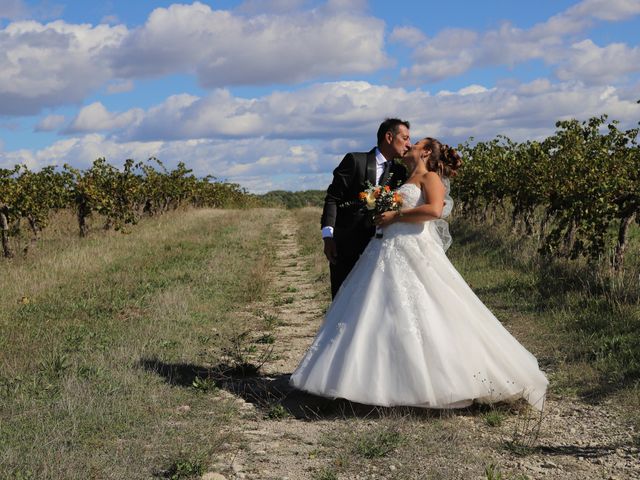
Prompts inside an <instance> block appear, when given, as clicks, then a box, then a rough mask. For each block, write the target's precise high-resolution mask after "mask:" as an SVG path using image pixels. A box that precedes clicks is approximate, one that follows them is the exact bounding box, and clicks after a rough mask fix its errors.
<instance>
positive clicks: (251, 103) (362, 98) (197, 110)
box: [70, 79, 640, 174]
mask: <svg viewBox="0 0 640 480" xmlns="http://www.w3.org/2000/svg"><path fill="white" fill-rule="evenodd" d="M632 91H633V89H630V90H629V93H626V92H621V91H619V90H618V89H616V88H615V86H613V85H608V86H589V85H587V84H584V83H576V82H565V83H559V84H552V83H551V82H549V80H548V79H537V80H534V81H532V82H530V83H527V84H514V85H510V84H508V85H505V86H500V87H493V88H490V89H489V88H486V87H485V86H483V85H477V84H472V85H468V86H466V87H463V88H461V89H459V90H458V91H457V92H451V91H446V90H442V91H440V92H438V93H437V94H436V95H431V94H430V93H429V92H425V91H422V90H414V91H407V90H405V89H403V88H391V87H385V86H378V85H371V84H369V83H367V82H331V83H324V84H316V85H312V86H309V87H307V88H304V89H300V90H298V91H295V92H275V93H272V94H269V95H265V96H263V97H258V98H241V97H235V96H233V95H231V93H230V92H229V91H227V90H216V91H214V92H212V93H211V94H210V95H209V96H207V97H204V98H199V97H195V96H191V95H176V96H172V97H169V98H168V99H167V100H166V101H165V102H163V103H162V104H159V105H157V106H154V107H152V108H150V109H148V110H147V111H142V110H139V109H134V110H128V111H125V112H119V113H118V112H115V113H112V112H108V111H107V110H106V109H105V108H104V106H103V105H102V104H99V103H97V104H92V105H89V106H87V107H85V108H84V109H83V110H82V111H81V112H80V114H79V115H78V116H77V117H76V119H75V120H74V121H73V123H72V127H71V129H70V130H75V131H80V132H101V131H103V132H107V133H108V134H109V135H110V138H112V139H113V140H114V141H117V142H136V141H138V142H145V141H160V140H166V141H169V140H171V141H187V140H192V139H210V140H216V141H220V142H223V141H228V142H230V143H234V142H236V141H239V140H244V139H255V138H262V139H270V140H275V139H280V140H284V141H287V142H297V141H301V140H306V141H312V142H319V143H321V144H322V148H323V151H324V152H325V153H331V154H332V155H335V154H337V153H340V152H341V151H342V152H344V151H346V150H351V149H353V148H356V147H357V146H358V145H359V146H360V148H363V149H364V148H366V149H368V148H369V147H370V146H371V145H373V144H374V143H375V131H376V129H377V127H378V125H379V123H380V121H381V120H382V119H384V118H385V117H390V116H400V117H402V118H405V119H408V120H410V121H411V122H412V124H413V127H414V128H412V130H413V131H415V132H416V134H419V135H422V134H425V135H427V134H429V135H436V136H437V135H442V136H453V137H455V141H462V140H465V139H466V137H469V136H473V137H476V138H480V137H484V138H487V137H488V138H491V137H493V136H495V135H496V134H498V133H501V134H505V135H511V134H512V132H520V133H517V135H520V134H521V133H522V132H524V131H526V129H527V128H532V129H542V130H541V132H545V133H547V134H548V133H549V132H550V131H551V129H553V125H554V123H555V121H556V120H558V119H560V118H564V117H566V116H576V117H578V118H587V117H589V116H593V115H599V114H601V113H608V114H609V115H610V116H611V117H612V118H618V119H619V120H621V121H622V122H627V123H629V124H632V123H633V122H634V121H635V119H636V118H637V114H638V110H639V109H640V107H638V106H637V105H635V104H634V103H633V102H634V101H635V99H633V98H632V97H633V93H632ZM632 112H635V113H632ZM634 115H636V117H634ZM518 129H522V130H521V131H520V130H518ZM533 135H534V136H536V135H539V133H535V132H534V133H533ZM414 137H415V135H414ZM297 148H299V147H297ZM286 149H287V150H289V152H290V153H289V156H290V160H291V159H293V158H295V157H296V155H295V153H296V150H290V147H289V146H287V147H286ZM305 155H306V152H305ZM261 158H262V157H261ZM269 159H270V156H269V155H265V156H264V158H263V159H262V161H261V162H258V163H256V165H266V164H267V163H268V161H270V160H269ZM244 171H245V167H238V170H234V171H233V173H234V174H239V173H242V172H244Z"/></svg>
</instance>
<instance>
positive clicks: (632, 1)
mask: <svg viewBox="0 0 640 480" xmlns="http://www.w3.org/2000/svg"><path fill="white" fill-rule="evenodd" d="M567 13H568V14H569V15H575V16H578V17H583V16H584V17H587V16H590V17H593V18H598V19H601V20H608V21H612V22H615V21H618V20H626V19H628V18H629V17H632V16H634V15H638V14H640V2H638V0H583V1H582V2H580V3H579V4H577V5H575V6H573V7H571V8H570V9H569V10H568V11H567Z"/></svg>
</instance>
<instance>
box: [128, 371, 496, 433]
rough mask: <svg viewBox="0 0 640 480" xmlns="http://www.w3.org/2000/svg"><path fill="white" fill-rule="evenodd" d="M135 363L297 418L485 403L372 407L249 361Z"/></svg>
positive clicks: (476, 408)
mask: <svg viewBox="0 0 640 480" xmlns="http://www.w3.org/2000/svg"><path fill="white" fill-rule="evenodd" d="M138 366H139V367H140V368H142V369H144V370H146V371H149V372H153V373H155V374H157V375H159V376H161V377H163V378H164V379H165V381H166V382H167V383H169V384H171V385H176V386H182V387H186V388H193V386H194V382H197V380H198V379H200V380H209V381H212V382H214V383H215V386H216V387H217V388H219V389H223V390H226V391H228V392H229V393H231V394H233V395H234V396H236V397H238V398H241V399H242V400H244V401H245V402H247V403H250V404H252V405H254V406H255V407H256V408H257V409H258V410H259V411H261V412H263V413H264V415H265V416H270V415H272V414H274V412H279V413H277V414H278V415H282V414H283V413H284V414H285V415H289V416H292V417H294V418H297V419H299V420H307V421H313V420H323V419H331V418H351V417H357V418H384V417H394V416H396V417H397V416H407V415H411V416H413V417H419V418H443V417H447V416H452V415H462V416H464V415H476V414H479V413H481V412H483V411H485V410H487V409H488V408H489V407H486V406H482V405H473V406H471V407H469V408H464V409H457V410H438V409H425V408H417V407H376V406H371V405H363V404H359V403H355V402H350V401H348V400H344V399H331V398H324V397H320V396H317V395H312V394H309V393H306V392H303V391H300V390H297V389H295V388H293V387H292V386H290V385H289V377H290V375H289V374H280V375H273V376H270V375H264V374H261V373H259V372H258V371H256V369H255V367H254V366H252V365H251V364H248V365H240V366H230V365H226V364H220V365H216V366H214V367H211V368H206V367H203V366H199V365H193V364H184V363H165V362H162V361H160V360H157V359H141V360H140V361H139V362H138Z"/></svg>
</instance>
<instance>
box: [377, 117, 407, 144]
mask: <svg viewBox="0 0 640 480" xmlns="http://www.w3.org/2000/svg"><path fill="white" fill-rule="evenodd" d="M400 125H404V126H405V127H407V129H410V128H411V126H410V125H409V122H407V121H406V120H400V119H399V118H387V119H386V120H385V121H384V122H382V123H381V124H380V128H378V146H380V145H381V144H382V141H383V140H384V136H385V135H386V134H387V132H391V133H392V134H394V135H395V134H396V133H398V127H399V126H400Z"/></svg>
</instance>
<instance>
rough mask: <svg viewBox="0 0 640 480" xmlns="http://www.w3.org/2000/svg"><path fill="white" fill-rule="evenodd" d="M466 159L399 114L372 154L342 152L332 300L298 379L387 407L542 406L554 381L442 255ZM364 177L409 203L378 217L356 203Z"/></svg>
mask: <svg viewBox="0 0 640 480" xmlns="http://www.w3.org/2000/svg"><path fill="white" fill-rule="evenodd" d="M396 159H401V160H402V161H401V163H400V162H396V161H395V160H396ZM461 165H462V161H461V158H460V155H459V154H458V153H457V152H456V151H455V149H453V148H451V147H449V146H447V145H445V144H442V143H441V142H440V141H438V140H436V139H434V138H430V137H427V138H423V139H421V140H420V141H418V142H416V143H415V144H412V143H411V140H410V124H409V122H407V121H403V120H400V119H397V118H389V119H386V120H385V121H384V122H382V124H381V125H380V127H379V129H378V134H377V146H376V147H375V148H373V149H372V150H371V151H369V152H366V153H364V152H363V153H360V152H352V153H348V154H347V155H345V157H344V158H343V159H342V161H341V162H340V164H339V165H338V166H337V168H336V169H335V170H334V172H333V180H332V182H331V184H330V185H329V187H328V189H327V195H326V198H325V204H324V209H323V212H322V218H321V223H322V225H321V226H322V237H323V239H324V240H323V241H324V251H325V254H326V256H327V259H328V260H329V262H330V276H331V292H332V297H333V301H332V303H331V305H330V307H329V309H328V310H327V312H326V315H325V319H324V322H323V324H322V326H321V327H320V329H319V331H318V334H317V335H316V337H315V339H314V341H313V343H312V344H311V346H310V347H309V349H308V350H307V352H306V354H305V355H304V357H303V358H302V360H301V362H300V364H299V365H298V367H297V369H296V370H295V371H294V373H293V374H292V375H291V378H290V383H291V385H292V386H294V387H295V388H298V389H300V390H304V391H307V392H309V393H312V394H316V395H320V396H324V397H329V398H344V399H347V400H350V401H353V402H357V403H363V404H367V405H377V406H385V407H391V406H412V407H424V408H458V407H465V406H468V405H471V404H472V403H474V402H478V403H496V402H501V401H513V400H517V399H519V398H524V399H525V400H527V401H528V402H529V403H530V404H531V405H532V406H533V407H534V408H536V409H538V410H542V408H543V405H544V399H545V394H546V388H547V385H548V381H547V378H546V376H545V375H544V373H543V372H542V371H540V369H539V368H538V362H537V360H536V358H535V357H534V356H533V355H532V354H531V353H530V352H529V351H527V350H526V349H525V348H524V347H523V346H522V345H521V344H520V343H519V342H518V341H517V340H516V339H515V338H514V337H513V336H511V334H510V333H509V332H508V331H507V330H506V329H505V328H504V327H503V326H502V324H501V323H500V322H499V321H498V319H497V318H496V317H495V316H494V315H493V314H492V313H491V312H490V311H489V309H487V307H486V306H485V305H484V304H483V303H482V302H481V301H480V299H479V298H478V297H477V296H476V295H475V294H474V293H473V291H472V290H471V288H470V287H469V286H468V285H467V283H466V282H465V280H464V279H463V278H462V277H461V276H460V274H459V273H458V272H457V270H456V269H455V268H454V266H453V265H452V264H451V262H450V261H449V259H448V258H447V256H446V253H445V252H446V249H447V247H448V244H449V242H450V237H449V234H448V228H447V223H446V221H445V220H444V217H446V216H448V214H449V213H450V211H451V208H452V203H453V202H452V200H451V197H450V196H449V178H450V177H453V176H454V175H455V174H456V171H457V170H458V169H459V168H460V167H461ZM367 184H372V185H376V184H377V185H382V186H385V185H388V186H389V187H390V188H391V189H392V190H397V192H398V193H399V194H400V195H402V198H403V204H402V209H401V210H393V211H387V212H383V213H380V214H378V215H376V216H375V220H374V221H373V222H372V221H371V215H370V214H367V212H365V211H363V210H362V209H359V208H357V207H355V208H353V207H351V206H350V205H356V204H357V203H358V198H359V194H360V192H362V191H364V190H365V188H366V186H367ZM341 205H347V207H346V208H340V206H341ZM376 226H377V227H379V228H383V229H384V236H383V237H382V238H380V239H378V238H375V239H372V237H373V235H374V232H375V228H376Z"/></svg>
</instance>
